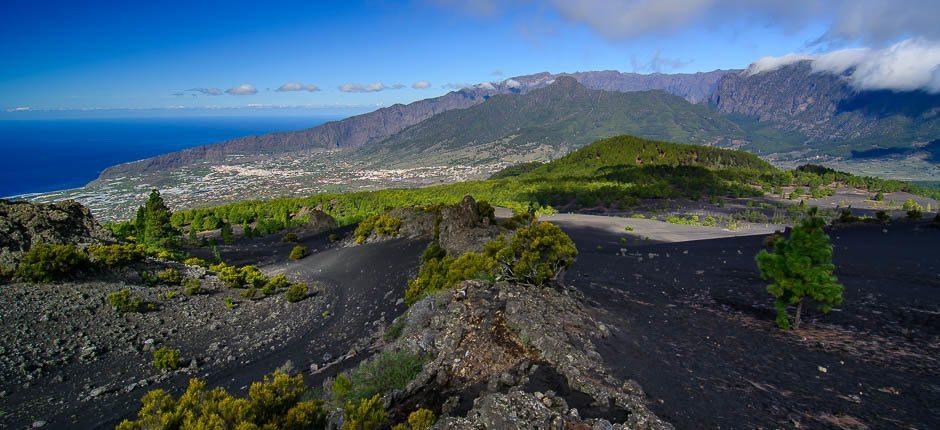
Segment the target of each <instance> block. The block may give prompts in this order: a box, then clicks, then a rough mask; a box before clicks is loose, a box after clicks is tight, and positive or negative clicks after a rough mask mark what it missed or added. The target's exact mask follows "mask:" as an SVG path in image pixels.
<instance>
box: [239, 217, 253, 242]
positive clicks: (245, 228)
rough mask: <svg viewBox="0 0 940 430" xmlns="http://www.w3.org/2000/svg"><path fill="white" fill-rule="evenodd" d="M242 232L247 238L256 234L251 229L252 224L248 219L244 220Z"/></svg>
mask: <svg viewBox="0 0 940 430" xmlns="http://www.w3.org/2000/svg"><path fill="white" fill-rule="evenodd" d="M242 232H243V233H242V237H244V238H245V239H251V238H252V237H253V236H254V235H255V232H254V231H252V229H251V224H248V220H245V221H243V222H242Z"/></svg>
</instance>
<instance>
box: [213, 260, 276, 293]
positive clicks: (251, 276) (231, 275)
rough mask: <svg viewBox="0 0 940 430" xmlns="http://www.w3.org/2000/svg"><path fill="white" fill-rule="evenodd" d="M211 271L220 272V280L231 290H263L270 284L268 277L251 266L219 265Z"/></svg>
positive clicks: (214, 266)
mask: <svg viewBox="0 0 940 430" xmlns="http://www.w3.org/2000/svg"><path fill="white" fill-rule="evenodd" d="M210 269H211V270H214V271H216V272H218V274H219V280H221V281H222V282H223V283H224V284H225V285H226V286H227V287H229V288H245V287H253V288H263V287H264V286H265V284H267V282H268V277H267V276H265V274H264V273H262V272H261V270H259V269H258V268H257V267H255V266H251V265H247V266H242V267H240V268H238V267H235V266H229V265H227V264H225V263H219V264H216V265H213V266H211V267H210Z"/></svg>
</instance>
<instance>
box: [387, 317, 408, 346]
mask: <svg viewBox="0 0 940 430" xmlns="http://www.w3.org/2000/svg"><path fill="white" fill-rule="evenodd" d="M404 329H405V318H398V319H396V320H395V321H392V323H391V324H389V326H388V328H386V329H385V333H382V339H384V340H385V341H386V342H391V341H393V340H395V339H398V338H399V337H400V336H401V332H402V330H404Z"/></svg>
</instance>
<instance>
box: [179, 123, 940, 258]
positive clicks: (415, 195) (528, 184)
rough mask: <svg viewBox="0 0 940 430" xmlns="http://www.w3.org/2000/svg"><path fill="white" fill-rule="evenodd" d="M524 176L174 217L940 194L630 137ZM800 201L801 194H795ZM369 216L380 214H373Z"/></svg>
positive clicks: (276, 220)
mask: <svg viewBox="0 0 940 430" xmlns="http://www.w3.org/2000/svg"><path fill="white" fill-rule="evenodd" d="M523 170H525V171H524V172H519V174H514V175H509V176H504V177H498V178H494V179H490V180H484V181H466V182H460V183H454V184H447V185H439V186H432V187H426V188H417V189H386V190H378V191H362V192H353V193H344V194H329V193H325V194H317V195H314V196H310V197H303V198H280V199H272V200H266V201H242V202H237V203H232V204H227V205H223V206H217V207H211V208H199V209H192V210H188V211H180V212H177V213H174V214H173V218H172V220H173V225H175V226H184V225H187V224H197V225H198V224H199V223H205V220H227V222H230V223H243V222H245V221H248V222H253V223H258V225H259V227H258V230H259V231H266V232H273V231H278V229H283V228H287V227H290V226H294V225H299V223H302V222H306V220H303V219H294V218H292V217H291V216H290V213H292V212H297V211H299V210H300V209H301V208H303V207H322V208H323V210H324V211H325V212H327V213H328V214H330V215H331V216H333V217H334V218H336V220H337V222H338V224H339V225H340V226H344V225H350V224H354V223H357V222H360V221H363V220H366V221H363V223H362V224H360V227H359V229H357V233H358V234H356V238H357V240H365V238H367V237H368V235H369V234H372V233H373V231H374V230H376V224H378V225H379V230H380V232H384V233H385V234H394V232H395V231H397V227H396V225H395V224H396V222H395V221H393V220H390V219H382V220H381V221H380V220H379V216H381V215H382V214H384V213H386V211H387V209H388V208H391V207H402V206H422V205H435V204H454V203H457V202H459V201H460V199H462V198H463V197H464V196H465V195H472V196H474V197H475V198H477V199H478V200H486V201H488V202H489V203H490V204H492V205H497V206H503V207H508V208H510V209H513V210H514V211H516V212H517V213H520V214H526V213H537V214H542V213H552V212H553V211H554V209H553V208H556V207H567V208H583V207H596V206H599V205H603V206H607V207H611V208H620V209H624V208H629V207H631V206H633V205H634V204H636V203H637V202H638V201H639V200H640V199H656V198H678V197H685V198H692V199H700V198H713V197H746V196H759V195H762V194H763V191H761V190H772V189H775V188H782V187H796V188H797V189H811V188H814V187H815V188H816V189H817V190H818V191H817V194H819V195H821V193H829V192H830V191H828V190H830V189H831V188H832V187H833V186H836V185H846V186H853V187H858V188H861V189H865V190H868V191H869V192H871V193H876V192H883V193H888V192H895V191H908V192H912V193H915V194H921V195H926V196H934V197H940V190H938V189H933V188H926V187H920V186H916V185H912V184H907V183H903V182H900V181H891V180H884V179H879V178H871V177H858V176H853V175H850V174H848V173H842V172H837V171H834V170H831V169H827V168H824V167H820V166H812V165H807V166H802V167H800V168H798V169H796V170H792V171H783V170H779V169H776V168H774V167H772V166H770V165H769V164H767V163H766V162H764V161H763V160H761V159H760V158H758V157H757V156H755V155H753V154H749V153H746V152H742V151H733V150H726V149H719V148H712V147H701V146H694V145H681V144H673V143H665V142H656V141H651V140H645V139H639V138H635V137H631V136H618V137H613V138H609V139H603V140H599V141H597V142H595V143H593V144H590V145H588V146H585V147H583V148H581V149H579V150H577V151H575V152H572V153H571V154H569V155H567V156H565V157H562V158H560V159H558V160H555V161H552V162H550V163H546V164H543V165H539V166H531V168H527V169H523ZM790 197H791V198H792V199H794V200H796V199H799V198H800V195H799V194H798V192H797V191H794V192H793V193H792V195H791V196H790ZM370 217H375V218H373V219H371V220H367V219H368V218H370Z"/></svg>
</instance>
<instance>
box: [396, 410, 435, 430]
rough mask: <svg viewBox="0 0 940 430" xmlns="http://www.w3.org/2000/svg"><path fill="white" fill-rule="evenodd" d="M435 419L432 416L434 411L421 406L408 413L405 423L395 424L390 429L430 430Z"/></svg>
mask: <svg viewBox="0 0 940 430" xmlns="http://www.w3.org/2000/svg"><path fill="white" fill-rule="evenodd" d="M435 421H437V417H435V416H434V412H431V411H430V410H427V409H423V408H422V409H418V410H416V411H414V412H412V413H410V414H409V415H408V422H407V423H404V424H396V425H394V426H393V427H392V430H430V428H431V426H433V425H434V422H435Z"/></svg>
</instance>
